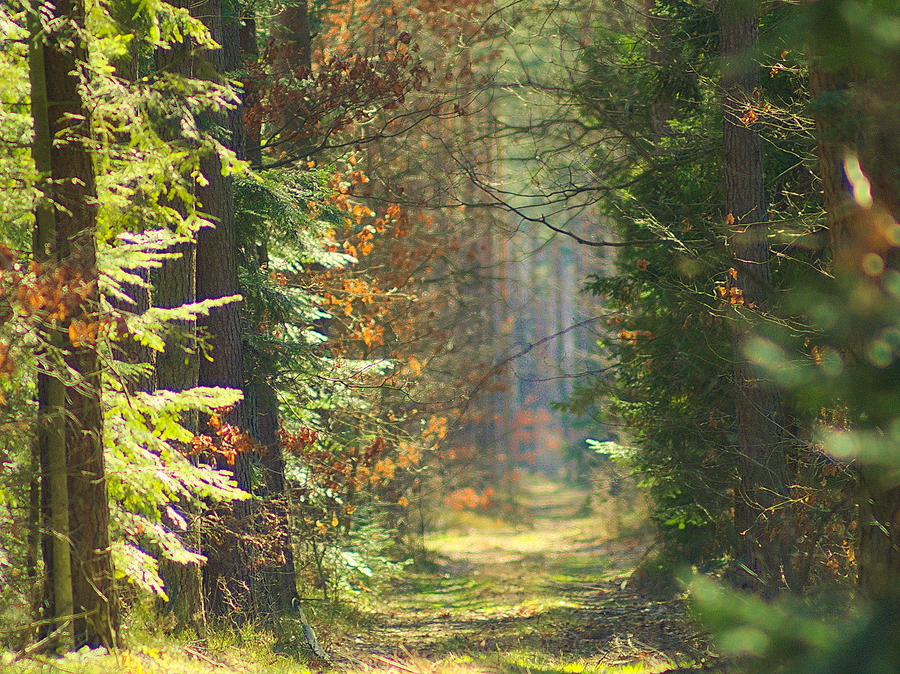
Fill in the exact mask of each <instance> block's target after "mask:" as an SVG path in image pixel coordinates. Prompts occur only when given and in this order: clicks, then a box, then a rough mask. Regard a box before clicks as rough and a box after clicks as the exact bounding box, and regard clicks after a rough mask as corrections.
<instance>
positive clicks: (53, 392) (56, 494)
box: [28, 17, 74, 648]
mask: <svg viewBox="0 0 900 674" xmlns="http://www.w3.org/2000/svg"><path fill="white" fill-rule="evenodd" d="M30 29H31V44H30V48H29V54H28V63H29V75H30V80H31V115H32V119H33V121H34V141H33V143H32V157H33V158H34V163H35V168H36V169H37V171H38V172H39V173H40V174H41V176H42V177H45V178H49V177H50V175H51V173H52V171H53V157H52V145H53V136H52V134H51V132H50V119H49V115H50V109H49V104H48V100H47V82H46V79H45V63H44V45H43V38H42V36H41V33H40V26H39V24H38V23H37V21H36V20H35V19H34V17H32V18H31V26H30ZM41 189H42V190H44V191H45V194H46V198H45V199H44V200H42V201H41V202H40V203H39V204H38V206H37V209H36V212H35V230H34V239H33V248H34V251H33V252H34V259H35V261H37V262H39V263H42V264H50V265H52V264H54V263H56V262H57V246H56V210H55V207H54V205H53V202H52V200H51V197H52V193H50V190H51V189H52V185H51V184H50V183H49V182H48V181H47V180H42V184H41ZM45 337H46V339H47V342H48V344H49V348H59V347H61V346H62V335H61V334H60V333H59V331H58V330H56V329H54V328H53V327H52V326H48V327H47V330H46V335H45ZM50 355H51V357H52V354H50ZM37 397H38V428H37V451H36V452H35V454H36V456H37V458H38V461H37V464H38V466H39V468H40V475H41V479H40V482H39V483H38V485H37V487H36V488H37V489H39V490H40V491H41V501H42V505H41V507H40V508H39V509H35V511H36V512H35V517H34V523H33V526H34V527H35V529H36V530H40V528H41V522H40V521H39V519H38V515H39V514H41V513H42V514H43V516H42V519H43V521H44V526H45V528H46V529H47V530H48V531H47V534H46V536H49V538H48V539H47V540H45V541H44V543H43V551H44V567H45V570H46V573H47V575H48V576H49V581H50V582H49V583H48V586H47V587H46V590H45V592H44V594H45V597H44V600H43V603H44V605H45V607H46V609H47V612H48V615H49V616H52V617H53V618H55V621H54V622H53V623H52V628H53V629H54V630H55V631H57V632H58V640H57V643H59V644H60V645H62V646H63V647H66V648H71V647H72V646H73V645H74V640H73V639H74V634H73V632H72V621H71V618H70V616H72V615H73V613H74V602H73V599H72V564H71V555H70V551H69V488H68V469H67V466H66V437H65V404H66V388H65V384H64V383H63V382H62V380H61V379H59V378H57V377H54V376H51V375H50V374H48V373H45V372H39V373H38V380H37ZM46 536H45V537H46ZM48 627H50V626H48ZM42 636H46V634H43V635H42Z"/></svg>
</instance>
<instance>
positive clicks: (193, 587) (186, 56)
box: [151, 0, 206, 636]
mask: <svg viewBox="0 0 900 674" xmlns="http://www.w3.org/2000/svg"><path fill="white" fill-rule="evenodd" d="M171 4H172V5H174V6H177V7H181V8H185V9H186V8H187V7H188V4H189V3H188V1H187V0H173V1H172V2H171ZM155 59H156V66H157V68H159V69H160V70H163V69H165V70H168V71H170V72H173V73H177V74H179V75H184V76H186V77H192V76H193V72H192V68H193V59H191V58H190V45H189V44H187V43H180V44H175V45H172V48H171V49H167V50H158V51H157V53H156V54H155ZM162 133H163V134H166V133H172V134H176V133H177V130H172V131H170V130H168V129H163V130H162ZM172 205H173V207H175V208H178V209H181V210H182V211H183V208H184V207H183V204H179V203H176V204H172ZM173 252H176V253H179V254H180V256H179V257H178V258H175V259H170V260H166V261H165V263H164V264H163V266H162V267H161V268H160V269H159V271H158V272H156V273H154V274H153V275H152V280H153V293H152V295H153V296H152V298H151V300H152V303H153V305H154V306H157V307H164V308H173V307H178V306H181V305H183V304H187V303H190V302H194V301H196V299H197V290H196V255H197V250H196V245H195V244H193V243H184V244H180V245H178V246H176V247H175V249H174V251H173ZM174 327H175V331H174V332H172V333H171V334H169V335H168V336H167V337H166V344H165V350H164V351H163V352H162V353H160V354H157V356H156V363H155V370H154V379H155V382H151V384H154V385H155V387H156V388H158V389H162V390H169V391H183V390H185V389H189V388H193V387H195V386H197V381H198V375H199V367H200V365H199V359H198V358H197V355H196V348H197V335H196V333H197V326H196V324H195V323H193V322H191V321H184V322H180V323H179V324H177V325H175V326H174ZM181 423H182V425H183V426H184V427H185V428H187V429H189V430H191V431H193V432H195V433H196V432H197V430H198V428H197V426H198V420H197V414H196V412H189V413H186V414H185V416H184V417H183V418H182V420H181ZM185 511H186V512H185V513H184V514H185V515H186V516H187V517H188V520H189V522H190V526H189V528H188V530H187V531H186V532H184V533H182V534H181V539H182V543H183V544H184V545H185V546H186V547H188V548H190V549H193V550H199V549H200V532H199V530H198V521H197V518H196V514H195V513H192V512H187V509H185ZM159 570H160V575H161V576H162V578H163V580H164V582H165V586H166V593H167V594H168V596H169V601H168V602H167V603H166V604H164V605H162V606H161V607H160V610H161V612H162V613H164V614H166V615H171V616H174V618H175V621H176V626H177V629H179V630H192V631H194V632H195V633H196V634H198V635H200V636H203V635H205V634H206V610H205V607H204V603H203V593H202V584H201V570H200V567H198V566H196V565H185V564H176V563H174V562H170V561H168V560H165V559H162V560H160V566H159Z"/></svg>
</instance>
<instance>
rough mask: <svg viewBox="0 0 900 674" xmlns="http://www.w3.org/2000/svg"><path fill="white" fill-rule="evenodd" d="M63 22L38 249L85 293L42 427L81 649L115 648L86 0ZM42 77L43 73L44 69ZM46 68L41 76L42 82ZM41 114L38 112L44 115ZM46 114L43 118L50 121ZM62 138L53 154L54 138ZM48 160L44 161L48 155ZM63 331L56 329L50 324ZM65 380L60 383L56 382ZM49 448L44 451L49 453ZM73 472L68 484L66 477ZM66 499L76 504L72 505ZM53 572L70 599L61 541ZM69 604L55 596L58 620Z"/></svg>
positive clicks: (52, 36) (54, 64)
mask: <svg viewBox="0 0 900 674" xmlns="http://www.w3.org/2000/svg"><path fill="white" fill-rule="evenodd" d="M53 11H54V18H55V19H57V21H58V24H57V27H56V29H55V30H53V31H52V32H50V33H49V34H48V35H47V36H46V46H45V48H44V49H43V85H44V90H43V91H40V92H38V95H37V99H35V100H37V101H42V100H45V101H46V110H47V115H46V129H47V132H48V134H49V135H48V136H44V133H43V130H42V129H40V128H38V124H36V131H37V136H36V139H37V141H38V142H37V143H36V144H35V148H36V150H37V152H39V153H40V155H41V156H42V157H43V156H45V154H46V155H48V158H49V177H50V182H49V183H47V185H48V187H49V190H48V191H49V196H50V197H52V200H53V204H54V206H55V211H54V212H53V217H52V220H53V222H54V225H55V227H54V229H55V232H53V235H50V232H49V230H48V229H47V226H48V224H47V223H48V222H49V213H48V212H45V211H43V209H39V213H38V223H39V224H38V236H37V237H36V241H35V248H36V251H35V252H36V253H37V254H38V255H46V256H47V258H48V259H49V260H52V261H53V262H56V263H58V264H59V265H60V266H61V267H62V268H63V269H64V271H65V276H66V282H67V283H69V284H71V285H72V287H73V288H77V289H78V290H79V291H80V294H81V300H80V301H79V303H78V304H77V305H76V306H74V307H72V308H71V309H70V310H69V312H68V314H67V315H66V316H65V318H63V319H62V320H60V321H59V325H58V326H57V328H58V333H57V334H55V335H54V337H53V340H59V341H60V342H61V344H62V346H63V347H64V352H63V353H64V362H65V365H66V367H67V368H68V369H69V370H70V372H74V373H76V378H75V381H74V382H72V383H67V384H66V386H65V388H64V390H63V391H60V390H57V388H58V387H59V384H58V383H56V382H54V381H51V380H53V379H54V377H48V378H46V379H44V380H43V381H42V382H41V386H40V389H41V390H40V391H39V395H41V396H45V397H46V399H45V400H42V401H41V404H42V406H43V407H44V409H45V410H46V411H47V412H48V413H49V414H50V415H51V416H57V415H58V414H59V412H60V404H61V403H62V402H63V399H64V407H65V410H64V412H65V417H64V418H65V421H64V425H63V424H59V423H58V420H56V421H51V424H50V428H49V430H47V431H44V432H42V433H41V434H40V436H39V437H40V441H41V442H46V443H47V454H46V456H47V459H46V465H47V468H48V473H49V475H48V476H47V481H48V482H49V484H46V485H45V488H46V489H47V491H48V492H49V499H48V500H49V501H50V511H51V515H50V522H51V526H52V528H53V529H54V530H55V531H54V533H55V534H57V535H61V532H60V531H58V529H62V528H64V526H65V523H64V522H63V519H64V515H63V514H62V513H60V512H59V508H62V507H68V510H69V513H68V528H69V531H68V541H69V543H70V545H71V551H70V554H69V555H68V558H69V561H70V563H71V601H72V604H71V613H74V615H75V616H76V617H75V618H74V619H73V621H72V632H73V640H74V646H75V647H76V648H77V647H80V646H83V645H89V646H109V647H111V646H114V645H115V644H116V636H117V633H118V630H119V613H118V605H117V601H116V597H115V593H114V583H113V569H112V560H111V557H110V550H109V502H108V499H107V492H106V479H105V467H104V456H103V443H102V432H103V416H102V412H101V408H100V377H99V363H98V359H97V352H96V348H95V344H94V340H93V339H92V338H90V337H85V338H79V337H78V335H79V331H82V330H85V331H86V332H89V326H91V325H94V326H96V324H97V321H98V320H99V318H100V317H99V315H98V313H97V312H98V309H99V294H98V287H97V265H96V241H95V236H96V232H95V226H96V201H97V196H96V188H95V185H94V169H93V164H92V159H91V155H90V152H89V150H88V144H87V143H88V142H89V139H90V123H89V119H90V113H89V112H88V110H87V109H86V108H85V106H84V102H83V100H82V98H81V91H80V89H79V82H80V79H79V74H78V67H79V66H78V64H79V63H80V62H83V61H85V60H86V52H85V48H84V45H83V44H82V41H81V36H80V35H79V31H80V30H83V29H84V6H83V5H82V4H81V3H80V2H78V1H77V0H60V2H58V3H57V4H56V6H55V7H54V10H53ZM35 74H37V73H35ZM40 79H41V78H40V76H39V75H38V76H37V77H35V78H34V79H33V80H32V81H33V83H34V84H38V87H37V88H39V86H40V85H39V80H40ZM36 121H37V118H36ZM43 124H44V120H41V121H40V125H41V126H43ZM47 137H49V138H52V139H54V142H52V143H50V147H49V153H47V152H46V147H42V145H45V144H46V138H47ZM41 161H43V159H42V160H41ZM53 329H54V328H52V327H51V330H53ZM57 381H59V380H58V379H57ZM60 432H62V434H63V438H64V448H65V451H64V454H63V453H60V452H59V451H58V450H59V444H60ZM42 453H43V450H42ZM63 471H65V473H66V474H67V475H68V479H67V485H65V486H63V485H62V484H61V482H60V480H59V479H58V478H59V476H60V475H61V474H62V472H63ZM66 497H67V502H66ZM51 547H52V548H53V549H54V552H53V564H52V568H51V569H50V570H51V573H52V574H54V582H53V583H52V585H53V587H54V588H55V591H54V595H55V599H56V600H57V602H58V601H59V600H61V601H63V602H67V601H68V600H67V599H65V598H64V597H65V594H66V592H65V590H64V589H63V588H62V585H63V584H64V581H62V580H60V578H59V577H57V574H64V573H65V569H64V565H65V560H66V557H67V555H65V554H62V553H61V551H60V550H59V549H58V548H57V546H56V545H55V544H51ZM69 610H70V609H69V608H68V607H66V606H65V605H64V604H60V603H56V602H55V603H54V605H53V612H54V613H55V614H56V616H57V617H60V616H62V615H63V612H65V611H69Z"/></svg>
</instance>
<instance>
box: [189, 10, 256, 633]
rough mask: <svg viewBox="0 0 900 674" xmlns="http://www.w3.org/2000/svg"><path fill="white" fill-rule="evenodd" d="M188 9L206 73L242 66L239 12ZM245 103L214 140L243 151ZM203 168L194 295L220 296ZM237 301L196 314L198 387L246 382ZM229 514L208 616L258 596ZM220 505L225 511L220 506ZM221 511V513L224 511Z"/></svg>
mask: <svg viewBox="0 0 900 674" xmlns="http://www.w3.org/2000/svg"><path fill="white" fill-rule="evenodd" d="M191 12H192V13H193V14H194V16H196V17H197V18H199V19H201V20H202V21H203V23H204V24H205V25H206V27H207V28H208V29H209V31H210V34H211V35H212V37H213V39H214V40H216V42H218V43H219V44H220V45H223V48H222V49H216V50H213V51H206V52H204V53H203V54H202V55H201V56H200V57H199V58H202V59H205V60H206V62H207V64H208V65H209V66H210V67H209V68H205V71H207V72H214V73H226V72H228V71H231V70H235V69H237V68H238V67H240V65H241V63H240V54H239V51H238V45H239V44H240V32H239V29H238V19H237V17H233V16H229V17H223V14H222V3H221V0H203V1H202V2H199V3H196V4H195V5H193V6H192V8H191ZM242 112H243V108H242V107H240V106H239V107H238V108H237V109H236V110H232V111H225V112H220V113H213V114H210V115H209V122H210V124H211V125H213V126H215V127H217V128H220V129H224V130H225V132H226V137H223V138H220V139H219V140H220V141H221V142H222V144H223V145H225V146H226V147H228V148H230V149H232V150H233V151H234V152H235V154H237V155H238V157H242V156H243V154H244V128H243V122H242V119H241V117H242ZM201 170H202V172H203V175H204V176H205V177H206V179H207V181H208V183H207V184H206V185H205V186H203V187H201V188H200V189H199V190H198V192H197V197H198V199H199V201H200V204H201V209H202V211H203V212H204V213H205V214H206V215H207V216H208V217H209V218H210V219H211V220H212V221H213V222H214V224H215V226H214V227H208V228H204V229H203V230H201V231H200V234H199V236H198V238H197V299H198V300H203V299H212V298H217V297H226V296H229V295H236V294H237V293H238V247H237V232H236V228H235V220H234V198H233V191H232V181H231V178H230V177H229V176H223V175H222V165H221V162H220V160H219V158H218V157H217V156H213V155H210V156H207V157H205V158H204V159H203V162H202V164H201ZM240 310H241V305H240V303H238V302H231V303H229V304H226V305H224V306H221V307H216V308H215V309H213V310H212V311H211V312H210V314H209V316H207V317H205V318H203V319H201V321H200V326H199V327H200V329H201V330H202V331H203V332H204V334H205V336H206V339H207V345H208V347H209V349H210V351H209V354H208V355H209V358H204V359H202V360H201V362H200V372H199V383H200V385H201V386H222V387H227V388H234V389H243V388H244V377H243V362H242V351H241V317H240ZM225 421H226V422H227V423H229V424H232V425H234V426H237V427H238V428H241V429H244V430H246V428H247V426H248V423H247V415H246V405H245V404H244V403H239V404H238V405H237V406H235V408H234V409H233V410H231V411H230V412H229V413H228V414H227V415H226V416H225ZM251 461H252V457H251V456H250V455H249V454H247V453H239V454H238V455H237V457H236V459H235V465H234V477H235V481H236V482H237V484H238V486H239V487H240V488H241V489H243V490H245V491H248V492H250V491H252V490H253V485H252V484H251V473H252V470H251V464H250V462H251ZM228 509H230V510H231V513H230V514H228V515H225V522H224V524H225V526H226V527H227V528H229V529H231V530H230V531H227V532H225V537H224V538H223V539H220V540H219V541H218V542H217V543H216V544H215V545H211V546H209V547H208V549H206V550H204V553H205V554H206V555H207V558H208V561H207V564H206V567H205V569H204V578H203V583H204V592H205V594H206V600H207V606H208V607H209V610H210V611H211V612H212V613H213V614H214V615H219V616H231V617H233V618H236V619H239V620H240V619H247V618H253V617H255V613H256V599H255V597H254V592H253V587H252V582H251V578H250V574H249V566H250V565H249V555H248V551H247V550H245V549H244V544H243V543H242V540H243V530H244V529H245V528H247V527H248V526H249V515H250V504H249V503H248V502H247V501H236V502H234V503H232V504H230V505H229V506H228ZM220 510H224V509H220ZM223 514H224V513H223Z"/></svg>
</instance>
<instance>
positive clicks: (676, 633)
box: [0, 476, 724, 674]
mask: <svg viewBox="0 0 900 674" xmlns="http://www.w3.org/2000/svg"><path fill="white" fill-rule="evenodd" d="M520 487H521V488H520V493H519V494H517V495H516V502H517V504H518V509H517V510H516V511H515V512H516V517H514V518H506V519H507V520H510V519H512V520H514V521H515V522H516V524H510V523H509V521H499V520H497V519H494V518H489V517H485V516H483V515H479V514H473V513H454V512H452V511H448V512H446V513H445V517H446V521H444V522H443V523H440V524H441V526H440V527H439V530H441V531H442V533H441V534H440V535H437V534H432V535H430V536H429V537H428V538H427V541H426V543H427V547H428V550H429V559H430V561H429V562H428V563H427V564H424V565H422V568H418V569H415V568H407V569H406V570H405V572H404V573H403V574H402V576H401V577H400V578H399V579H397V581H396V582H395V583H393V585H392V586H391V587H390V588H388V591H386V592H384V593H383V594H381V595H380V596H378V597H376V598H374V599H373V600H372V601H371V602H370V605H369V607H368V609H367V610H365V611H361V612H359V613H358V614H357V615H356V618H357V619H356V620H354V621H352V623H350V624H352V625H353V627H347V626H346V625H347V624H348V623H342V624H344V625H345V627H344V628H343V631H342V630H341V629H339V628H338V627H337V625H336V624H329V622H328V620H327V619H326V620H319V619H317V618H315V617H314V618H313V622H314V623H315V624H316V627H317V629H318V630H319V637H320V641H321V642H322V643H323V645H325V646H326V647H327V649H328V651H329V652H330V653H331V654H332V655H333V656H334V662H333V663H330V664H325V663H311V664H304V663H303V659H304V658H303V657H302V655H303V653H304V651H303V649H302V648H296V644H295V642H297V641H298V635H302V632H299V633H298V625H297V624H295V623H291V622H290V621H288V622H287V623H285V624H283V625H282V626H281V627H280V628H277V629H274V630H271V631H269V630H264V631H259V630H254V629H253V628H251V627H248V629H246V630H243V629H240V630H236V631H235V630H232V631H222V630H220V631H218V632H215V633H214V634H211V635H210V637H209V638H208V639H205V640H202V641H191V642H184V641H179V640H173V639H172V638H171V637H170V636H166V635H165V634H162V633H159V632H156V631H154V630H152V629H151V630H149V631H147V630H146V628H141V627H140V621H130V623H129V625H128V626H126V627H127V628H128V631H129V633H130V636H129V638H128V642H129V646H128V647H127V648H126V649H124V650H122V651H118V652H114V653H109V654H106V653H104V652H103V651H102V649H100V650H98V651H85V652H79V653H73V654H69V655H67V656H66V657H65V658H63V659H62V660H56V661H54V660H53V659H52V658H45V657H36V656H29V655H25V656H24V657H23V655H24V654H18V655H16V654H14V653H11V652H3V651H2V650H0V672H3V673H4V674H5V673H6V672H11V673H15V674H33V673H35V674H36V673H37V672H42V673H43V672H48V673H49V672H54V673H56V672H65V673H66V674H107V673H108V672H113V671H114V672H118V673H119V674H138V673H139V674H173V673H175V672H178V673H180V674H226V673H227V674H310V672H311V670H313V671H315V670H319V671H323V670H324V671H326V672H331V673H332V674H645V673H646V674H649V673H656V672H669V673H670V674H674V673H675V672H684V673H686V672H697V671H699V670H703V671H705V672H708V673H712V672H722V671H724V670H723V668H722V667H721V663H718V662H717V661H716V659H715V658H714V657H712V656H711V655H710V653H709V651H708V648H707V643H706V641H705V639H704V637H703V634H702V631H701V630H700V629H698V628H697V626H696V625H694V624H693V623H692V621H691V620H690V619H689V617H688V616H687V607H686V605H685V602H684V600H683V599H680V598H669V599H660V598H659V596H655V595H654V594H653V593H652V592H648V591H646V590H645V589H641V586H642V585H644V586H645V587H646V584H645V583H640V582H636V580H635V578H634V576H633V574H632V572H633V570H634V569H635V567H636V566H637V565H638V563H639V562H640V560H641V559H642V558H643V557H644V555H645V554H646V553H647V551H648V549H649V547H650V545H651V540H650V538H649V536H648V531H647V528H646V527H645V526H643V525H642V522H643V520H642V513H641V508H640V507H639V505H638V504H636V502H635V501H634V500H629V493H628V491H629V490H627V489H625V490H623V493H622V495H621V496H619V497H617V498H609V497H605V496H600V497H598V498H596V499H595V502H594V503H593V504H591V507H590V508H589V507H587V506H588V503H587V498H588V492H587V491H584V490H580V489H577V488H574V487H571V486H566V485H563V484H560V483H557V482H552V481H549V480H547V479H545V478H540V477H534V476H532V477H526V478H525V479H523V480H522V483H521V485H520ZM603 491H604V490H603V489H600V490H599V491H598V490H595V492H594V493H602V492H603ZM300 640H301V641H302V639H300ZM285 646H287V648H285ZM297 655H301V658H300V660H299V661H298V659H297V658H296V656H297Z"/></svg>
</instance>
